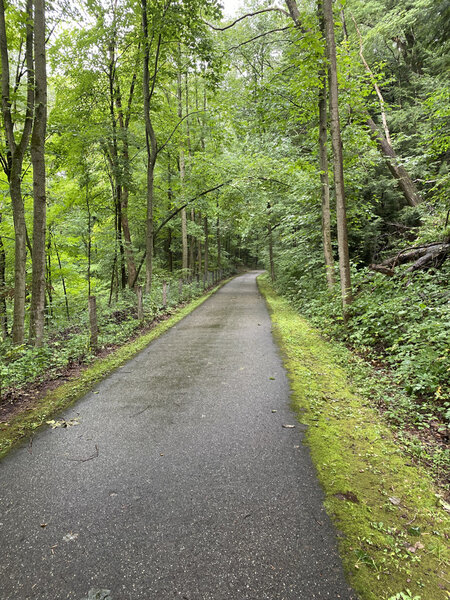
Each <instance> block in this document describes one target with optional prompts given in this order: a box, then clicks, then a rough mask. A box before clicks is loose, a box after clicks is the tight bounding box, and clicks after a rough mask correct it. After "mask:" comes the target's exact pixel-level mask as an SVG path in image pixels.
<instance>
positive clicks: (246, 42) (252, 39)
mask: <svg viewBox="0 0 450 600" xmlns="http://www.w3.org/2000/svg"><path fill="white" fill-rule="evenodd" d="M289 28H290V25H288V26H287V27H278V28H277V29H271V30H270V31H266V32H264V33H260V34H259V35H257V36H255V37H253V38H251V39H250V40H246V41H245V42H242V44H238V45H237V46H231V48H227V49H226V50H225V52H223V54H226V53H227V52H231V50H237V48H240V47H241V46H245V45H246V44H250V43H251V42H254V41H255V40H258V39H259V38H262V37H264V36H265V35H269V33H275V32H277V31H286V29H289Z"/></svg>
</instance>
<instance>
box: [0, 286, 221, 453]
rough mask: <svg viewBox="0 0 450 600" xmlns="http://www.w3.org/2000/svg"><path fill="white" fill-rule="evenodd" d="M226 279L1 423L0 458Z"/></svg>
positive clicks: (165, 329) (209, 294)
mask: <svg viewBox="0 0 450 600" xmlns="http://www.w3.org/2000/svg"><path fill="white" fill-rule="evenodd" d="M227 281H229V280H226V281H224V282H222V283H220V284H219V285H218V286H216V287H215V288H213V289H212V290H211V291H209V292H208V293H206V294H205V295H203V296H201V297H200V298H197V299H196V300H193V301H192V302H190V303H189V304H188V305H186V306H184V307H182V308H179V309H178V310H176V312H175V313H174V314H173V315H172V316H171V317H169V318H168V319H167V320H165V321H162V322H160V323H158V324H157V325H156V326H155V327H154V328H153V329H151V330H150V331H149V332H148V333H145V334H143V335H141V336H139V337H138V338H137V339H135V340H133V341H131V342H128V343H125V344H124V345H123V346H121V347H120V348H118V349H117V350H115V351H113V352H112V353H111V354H109V355H108V356H106V357H104V358H97V359H95V360H94V362H93V363H92V364H90V365H89V366H88V367H86V368H85V369H83V371H82V372H81V374H80V375H79V376H78V377H76V378H75V379H71V380H69V381H67V382H66V383H64V384H62V385H60V386H59V387H57V388H56V389H54V390H52V391H51V392H49V393H48V394H47V395H46V396H45V397H43V398H42V399H40V400H38V401H37V402H36V404H35V405H34V406H33V407H32V408H28V409H26V411H24V412H21V413H19V414H17V415H16V416H15V417H13V418H12V419H11V420H10V421H8V422H6V423H0V459H1V458H2V457H3V456H4V455H5V454H6V453H7V452H9V450H11V448H13V447H14V446H15V445H16V444H17V443H18V442H20V441H22V440H23V439H24V438H27V437H28V436H29V435H30V434H32V433H33V432H34V431H35V430H36V429H38V428H39V427H40V426H42V425H44V424H45V422H46V421H47V420H48V419H50V418H51V417H52V416H53V415H55V414H56V413H57V412H59V411H61V410H63V409H65V408H67V407H68V406H70V405H71V404H73V403H74V402H75V401H76V400H78V398H80V397H81V396H83V395H84V394H86V393H87V392H88V391H89V390H90V389H91V388H92V387H93V386H94V385H95V384H96V383H98V382H99V381H101V380H102V379H103V378H104V377H106V376H107V375H109V374H110V373H112V371H114V370H115V369H117V368H118V367H120V366H121V365H123V364H124V363H125V362H127V361H128V360H130V359H131V358H133V356H135V355H136V354H137V353H138V352H140V351H141V350H143V349H144V348H145V347H146V346H148V344H149V343H150V342H151V341H152V340H154V339H155V338H157V337H159V336H160V335H161V334H163V333H164V332H165V331H167V330H168V329H170V328H171V327H173V325H175V324H176V323H178V321H181V319H183V318H184V317H185V316H186V315H188V314H189V313H191V312H192V311H193V310H194V309H195V308H197V307H198V306H200V304H202V303H203V302H204V301H205V300H207V299H208V298H209V297H210V296H211V295H212V294H214V293H215V292H216V291H217V290H218V289H219V288H221V287H222V286H223V285H225V283H227Z"/></svg>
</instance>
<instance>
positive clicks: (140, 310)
mask: <svg viewBox="0 0 450 600" xmlns="http://www.w3.org/2000/svg"><path fill="white" fill-rule="evenodd" d="M136 297H137V318H138V320H139V321H143V320H144V302H143V299H142V285H137V286H136Z"/></svg>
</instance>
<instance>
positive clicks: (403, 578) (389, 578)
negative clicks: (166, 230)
mask: <svg viewBox="0 0 450 600" xmlns="http://www.w3.org/2000/svg"><path fill="white" fill-rule="evenodd" d="M258 283H259V287H260V290H261V292H262V293H263V295H264V296H265V298H266V301H267V304H268V307H269V309H270V312H271V317H272V322H273V327H274V333H275V336H276V338H277V340H278V342H279V345H280V347H281V349H282V352H283V356H284V362H285V366H286V368H287V371H288V374H289V377H290V381H291V387H292V403H293V407H294V409H295V410H296V411H297V413H298V418H299V420H300V421H301V422H302V423H305V424H306V425H308V432H307V435H306V440H307V443H308V445H309V447H310V451H311V455H312V459H313V461H314V464H315V466H316V469H317V473H318V476H319V479H320V481H321V483H322V485H323V488H324V491H325V494H326V501H325V503H326V509H327V511H328V513H329V514H330V515H331V516H332V518H333V519H334V521H335V523H336V526H337V528H338V530H339V532H340V537H339V544H340V551H341V556H342V559H343V562H344V567H345V570H346V573H347V575H348V578H349V581H350V582H351V584H352V585H353V587H354V589H355V590H356V591H357V592H358V594H359V595H360V597H361V599H362V600H387V599H389V598H391V597H393V596H395V595H396V594H398V593H399V592H406V590H410V592H411V594H412V595H411V598H413V597H414V596H416V597H419V598H420V599H421V600H441V599H442V600H444V599H446V600H448V599H449V598H450V584H449V581H448V579H449V578H448V572H449V571H448V565H449V550H448V535H449V524H450V519H449V516H448V514H447V513H446V512H445V510H443V508H442V507H441V506H440V504H439V498H438V497H437V496H436V494H435V489H434V487H433V482H432V480H431V478H430V477H429V475H428V473H427V472H426V471H425V470H424V469H423V468H420V467H418V466H416V465H414V464H412V463H411V462H410V460H409V458H408V456H407V455H406V454H405V453H404V451H403V449H402V448H401V447H400V446H399V445H398V444H397V443H396V441H395V439H394V435H393V432H392V430H391V429H390V428H389V426H388V425H387V424H386V423H385V422H384V421H383V419H382V417H381V416H380V414H379V413H378V412H377V411H376V410H375V409H373V408H372V407H371V406H370V402H369V401H368V400H367V399H363V397H362V396H359V395H358V393H357V392H356V393H354V392H352V391H351V390H352V383H353V382H352V381H351V380H350V378H349V375H348V373H347V370H346V368H345V366H342V365H345V362H346V360H347V361H350V360H351V353H350V352H349V351H348V350H346V349H345V348H343V347H342V346H339V345H335V344H331V343H329V342H327V341H325V340H324V339H323V338H322V337H321V336H320V334H319V332H318V331H316V330H314V329H313V328H312V327H311V326H310V325H309V324H308V323H307V321H305V319H303V318H302V317H301V316H300V315H299V314H298V313H297V312H296V311H295V309H293V308H292V307H291V306H290V304H289V303H288V301H287V300H285V299H283V298H281V297H280V296H278V295H277V294H276V293H275V292H274V290H273V288H272V287H271V286H270V284H269V283H268V280H267V278H266V277H260V278H259V280H258ZM406 597H407V598H408V597H409V596H406Z"/></svg>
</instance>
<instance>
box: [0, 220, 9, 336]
mask: <svg viewBox="0 0 450 600" xmlns="http://www.w3.org/2000/svg"><path fill="white" fill-rule="evenodd" d="M1 222H2V213H1V212H0V223H1ZM0 333H1V335H2V339H4V340H6V338H7V337H8V316H7V312H6V252H5V246H4V244H3V240H2V238H1V236H0Z"/></svg>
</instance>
